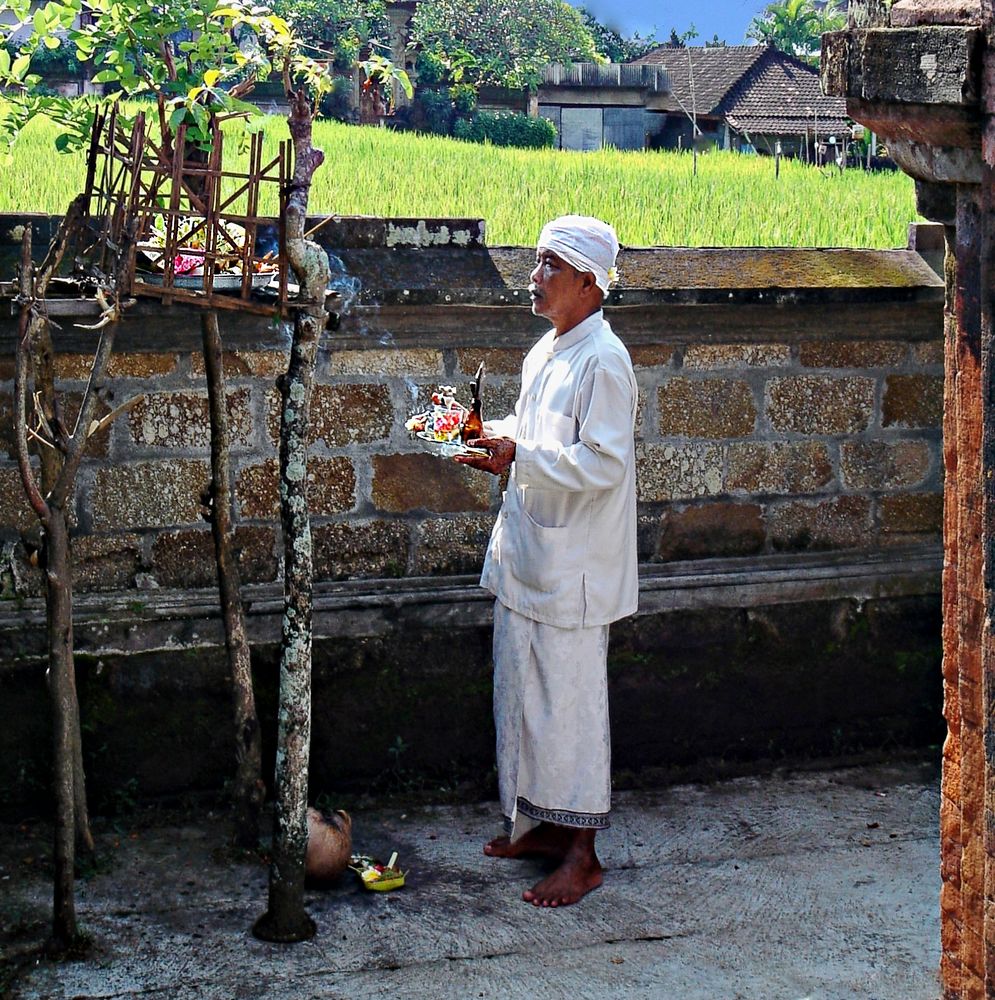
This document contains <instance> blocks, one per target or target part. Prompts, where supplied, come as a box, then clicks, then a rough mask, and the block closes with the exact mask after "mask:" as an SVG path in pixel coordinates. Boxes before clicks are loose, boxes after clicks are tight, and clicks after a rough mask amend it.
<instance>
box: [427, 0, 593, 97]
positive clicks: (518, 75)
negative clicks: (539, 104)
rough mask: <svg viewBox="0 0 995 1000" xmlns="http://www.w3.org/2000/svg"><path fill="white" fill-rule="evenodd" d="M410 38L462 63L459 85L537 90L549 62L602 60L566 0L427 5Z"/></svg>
mask: <svg viewBox="0 0 995 1000" xmlns="http://www.w3.org/2000/svg"><path fill="white" fill-rule="evenodd" d="M411 38H412V41H413V42H415V43H416V44H419V45H421V46H422V47H424V48H427V49H429V50H431V51H433V52H436V53H438V54H439V55H440V56H441V57H442V58H444V59H448V60H450V61H452V60H453V59H454V58H455V57H459V58H460V59H461V65H460V79H456V78H455V77H453V82H454V83H458V82H468V83H474V84H477V85H480V84H496V85H498V86H505V87H529V88H532V89H534V88H535V87H536V86H537V85H538V83H539V80H540V78H541V75H542V70H543V67H544V66H546V65H547V64H548V63H555V62H560V63H569V62H577V61H580V62H593V61H595V60H596V59H597V55H598V53H597V49H596V47H595V44H594V39H593V38H592V37H591V32H590V30H589V29H588V28H587V27H585V25H584V21H583V18H582V16H581V14H580V13H579V12H578V11H577V10H576V9H575V8H573V7H571V6H570V5H569V4H567V3H565V2H564V0H500V2H498V0H422V2H421V3H419V5H418V9H417V10H416V11H415V15H414V17H413V18H412V21H411Z"/></svg>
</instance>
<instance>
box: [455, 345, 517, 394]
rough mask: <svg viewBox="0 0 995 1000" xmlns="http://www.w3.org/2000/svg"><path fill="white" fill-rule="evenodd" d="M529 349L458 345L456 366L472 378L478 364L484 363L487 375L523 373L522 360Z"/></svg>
mask: <svg viewBox="0 0 995 1000" xmlns="http://www.w3.org/2000/svg"><path fill="white" fill-rule="evenodd" d="M526 353H527V351H524V350H520V349H518V348H512V347H458V348H456V368H457V370H458V371H459V372H460V373H461V374H463V375H466V376H469V377H470V378H473V376H474V375H475V374H476V373H477V365H479V364H480V363H481V361H482V362H483V363H484V370H485V372H486V375H485V382H484V385H485V386H486V384H487V382H486V376H487V375H515V376H518V377H520V376H521V374H522V362H523V361H524V360H525V355H526Z"/></svg>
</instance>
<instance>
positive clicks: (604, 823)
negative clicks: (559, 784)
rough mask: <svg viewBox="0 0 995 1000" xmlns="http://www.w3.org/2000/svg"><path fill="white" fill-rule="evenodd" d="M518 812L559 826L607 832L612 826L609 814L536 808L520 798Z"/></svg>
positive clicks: (541, 821)
mask: <svg viewBox="0 0 995 1000" xmlns="http://www.w3.org/2000/svg"><path fill="white" fill-rule="evenodd" d="M518 811H519V812H521V813H524V814H525V815H526V816H528V817H529V819H534V820H538V821H539V822H540V823H543V822H545V823H555V824H556V825H557V826H576V827H584V828H587V829H591V830H607V829H608V827H610V826H611V821H610V820H609V819H608V813H578V812H570V811H569V810H568V809H543V808H542V807H541V806H534V805H533V804H532V803H531V802H529V800H528V799H526V798H523V797H522V796H521V795H519V796H518Z"/></svg>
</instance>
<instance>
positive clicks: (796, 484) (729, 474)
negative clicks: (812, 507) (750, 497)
mask: <svg viewBox="0 0 995 1000" xmlns="http://www.w3.org/2000/svg"><path fill="white" fill-rule="evenodd" d="M726 457H727V463H728V464H727V468H726V490H727V491H729V492H744V493H812V492H815V491H816V490H818V489H820V488H821V487H824V486H827V485H828V484H829V483H831V482H832V481H833V463H832V460H831V458H830V456H829V450H828V449H827V447H826V446H825V445H824V444H823V443H821V442H819V441H797V442H796V441H774V442H770V443H767V442H760V441H749V442H744V443H742V444H740V443H734V444H730V445H729V446H728V448H727V449H726Z"/></svg>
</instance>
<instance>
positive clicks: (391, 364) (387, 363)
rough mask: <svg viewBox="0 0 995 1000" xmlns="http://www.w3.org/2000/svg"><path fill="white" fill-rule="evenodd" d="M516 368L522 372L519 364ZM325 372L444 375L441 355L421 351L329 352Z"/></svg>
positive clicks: (342, 373)
mask: <svg viewBox="0 0 995 1000" xmlns="http://www.w3.org/2000/svg"><path fill="white" fill-rule="evenodd" d="M478 364H479V362H478ZM488 367H489V366H488ZM518 367H519V370H521V367H522V366H521V362H520V361H519V364H518ZM326 371H327V373H328V374H329V375H387V376H395V377H401V378H403V377H405V376H410V377H415V376H432V375H437V376H439V377H440V378H442V377H443V373H444V369H443V366H442V351H440V350H433V349H432V348H424V347H411V348H405V349H402V350H397V349H393V350H391V349H387V350H380V349H373V350H369V351H332V353H331V354H330V355H329V358H328V367H327V369H326ZM474 371H476V369H474Z"/></svg>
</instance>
